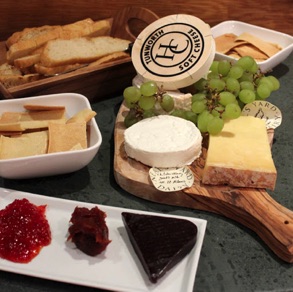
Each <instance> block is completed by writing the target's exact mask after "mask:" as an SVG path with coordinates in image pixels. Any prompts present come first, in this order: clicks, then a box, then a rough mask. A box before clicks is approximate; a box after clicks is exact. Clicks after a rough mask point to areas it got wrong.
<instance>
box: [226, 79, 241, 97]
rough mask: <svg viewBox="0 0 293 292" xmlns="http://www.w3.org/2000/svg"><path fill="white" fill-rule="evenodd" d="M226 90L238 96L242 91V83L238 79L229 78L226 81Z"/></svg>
mask: <svg viewBox="0 0 293 292" xmlns="http://www.w3.org/2000/svg"><path fill="white" fill-rule="evenodd" d="M226 89H227V91H230V92H231V93H233V94H235V95H238V93H239V91H240V83H239V81H238V80H237V79H236V78H232V77H229V78H227V79H226Z"/></svg>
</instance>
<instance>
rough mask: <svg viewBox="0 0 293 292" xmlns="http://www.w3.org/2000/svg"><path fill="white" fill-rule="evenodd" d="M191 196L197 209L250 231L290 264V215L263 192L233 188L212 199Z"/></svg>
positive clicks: (292, 220) (292, 243) (292, 232)
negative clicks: (206, 211)
mask: <svg viewBox="0 0 293 292" xmlns="http://www.w3.org/2000/svg"><path fill="white" fill-rule="evenodd" d="M190 195H191V194H190ZM191 196H192V197H193V198H194V199H195V200H196V201H197V204H198V205H199V206H198V207H199V209H202V210H208V211H212V212H214V213H218V214H220V215H223V216H225V217H228V218H230V219H233V220H234V221H237V222H239V223H241V224H242V225H244V226H246V227H248V228H250V229H251V230H253V231H254V232H255V233H256V234H257V235H258V236H259V237H260V238H261V239H262V240H263V241H264V242H265V243H266V244H267V246H268V247H269V248H270V249H271V250H272V251H273V252H274V253H275V254H276V255H277V256H278V257H279V258H281V259H282V260H284V261H286V262H288V263H293V212H292V211H291V210H289V209H287V208H285V207H284V206H282V205H280V204H279V203H277V202H276V201H275V200H274V199H273V198H272V197H271V196H270V195H269V194H268V193H267V192H266V190H264V189H258V190H254V191H252V190H251V189H248V188H247V189H242V188H239V189H238V188H235V189H229V190H227V189H226V190H221V191H220V192H218V193H217V195H215V196H214V197H212V198H211V197H209V196H205V195H203V196H201V195H191Z"/></svg>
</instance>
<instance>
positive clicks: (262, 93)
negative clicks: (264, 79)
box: [256, 83, 271, 99]
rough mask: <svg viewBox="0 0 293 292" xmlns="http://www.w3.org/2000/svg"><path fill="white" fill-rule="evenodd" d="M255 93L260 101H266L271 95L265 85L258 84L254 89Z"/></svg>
mask: <svg viewBox="0 0 293 292" xmlns="http://www.w3.org/2000/svg"><path fill="white" fill-rule="evenodd" d="M256 92H257V94H258V96H259V97H260V98H261V99H266V98H268V97H269V96H270V95H271V90H270V88H269V86H268V85H267V84H265V83H259V85H258V86H257V88H256Z"/></svg>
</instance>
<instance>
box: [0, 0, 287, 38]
mask: <svg viewBox="0 0 293 292" xmlns="http://www.w3.org/2000/svg"><path fill="white" fill-rule="evenodd" d="M125 6H140V7H145V8H148V9H150V10H152V11H153V12H154V13H156V14H157V15H158V16H160V17H162V16H166V15H170V14H177V13H187V14H191V15H195V16H197V17H199V18H201V19H202V20H204V21H205V22H207V23H209V24H210V25H211V26H214V25H216V24H218V23H220V22H222V21H225V20H239V21H244V22H248V23H251V24H255V25H260V26H264V27H267V28H270V29H274V30H277V31H281V32H284V33H287V34H290V35H293V2H292V0H279V1H273V0H260V1H255V0H247V1H235V0H217V1H214V0H206V1H195V0H183V1H170V0H163V1H162V0H161V1H157V0H149V1H145V0H121V1H117V0H107V1H106V0H87V1H80V0H44V1H40V0H30V1H28V0H14V1H9V0H3V1H1V2H0V13H1V17H0V39H2V40H4V39H6V38H7V37H8V36H9V35H10V34H12V33H13V32H15V31H18V30H21V29H23V28H24V27H32V26H37V25H45V24H51V25H52V24H65V23H69V22H73V21H76V20H80V19H82V18H86V17H92V18H93V19H96V20H98V19H105V18H110V17H113V15H114V14H115V13H116V12H117V11H118V10H120V9H122V8H124V7H125Z"/></svg>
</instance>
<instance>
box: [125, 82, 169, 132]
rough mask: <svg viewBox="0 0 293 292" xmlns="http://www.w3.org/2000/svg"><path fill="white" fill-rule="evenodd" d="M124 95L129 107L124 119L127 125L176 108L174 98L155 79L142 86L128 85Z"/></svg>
mask: <svg viewBox="0 0 293 292" xmlns="http://www.w3.org/2000/svg"><path fill="white" fill-rule="evenodd" d="M123 96H124V101H125V104H126V106H127V107H128V108H129V112H128V114H127V115H126V117H125V119H124V124H125V126H126V127H130V126H131V125H133V124H135V123H137V122H138V121H140V120H142V119H145V118H149V117H152V116H155V115H159V114H162V113H171V112H172V110H173V109H174V104H175V103H174V99H173V98H172V97H171V96H170V95H169V94H167V93H166V92H165V91H163V89H162V88H159V87H158V86H157V84H156V83H155V82H154V81H146V82H144V83H142V84H141V86H140V87H136V86H129V87H126V88H125V89H124V91H123Z"/></svg>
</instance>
